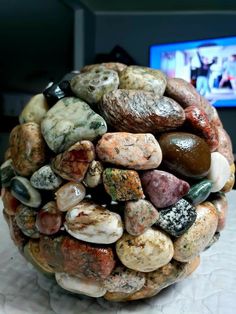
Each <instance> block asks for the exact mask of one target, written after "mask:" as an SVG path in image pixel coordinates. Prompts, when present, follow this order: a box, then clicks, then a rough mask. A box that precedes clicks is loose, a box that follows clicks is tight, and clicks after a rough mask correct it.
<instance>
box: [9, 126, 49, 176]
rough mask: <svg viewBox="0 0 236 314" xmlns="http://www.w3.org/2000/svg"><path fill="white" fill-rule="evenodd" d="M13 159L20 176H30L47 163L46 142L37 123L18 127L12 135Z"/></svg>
mask: <svg viewBox="0 0 236 314" xmlns="http://www.w3.org/2000/svg"><path fill="white" fill-rule="evenodd" d="M10 148H11V158H12V162H13V166H14V169H15V170H16V172H17V173H18V174H19V175H22V176H29V175H31V174H32V173H34V172H35V171H36V170H37V169H39V168H40V167H41V166H42V165H43V164H44V162H45V159H46V155H45V142H44V140H43V137H42V135H41V131H40V126H39V125H38V124H37V123H35V122H29V123H25V124H21V125H17V126H16V127H14V129H13V130H12V131H11V134H10Z"/></svg>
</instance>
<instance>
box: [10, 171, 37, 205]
mask: <svg viewBox="0 0 236 314" xmlns="http://www.w3.org/2000/svg"><path fill="white" fill-rule="evenodd" d="M11 193H12V195H13V196H14V197H15V198H16V199H18V200H19V201H20V202H21V203H23V204H25V205H27V206H29V207H34V208H37V207H39V206H40V204H41V201H42V198H41V195H40V193H39V191H38V190H36V189H35V188H34V187H32V185H31V183H30V181H29V180H28V179H27V178H24V177H19V176H16V177H14V178H12V180H11Z"/></svg>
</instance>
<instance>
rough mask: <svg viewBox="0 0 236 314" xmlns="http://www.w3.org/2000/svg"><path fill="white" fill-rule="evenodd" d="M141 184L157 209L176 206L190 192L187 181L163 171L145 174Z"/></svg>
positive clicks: (146, 172)
mask: <svg viewBox="0 0 236 314" xmlns="http://www.w3.org/2000/svg"><path fill="white" fill-rule="evenodd" d="M141 182H142V186H143V190H144V193H145V194H146V195H148V196H149V198H150V200H151V202H152V203H153V205H154V206H155V207H156V208H163V207H167V206H170V205H173V204H175V203H176V202H177V201H178V200H179V199H181V198H182V196H184V195H185V194H186V193H187V192H188V190H189V184H188V183H187V182H186V181H183V180H180V179H178V178H177V177H176V176H174V175H173V174H171V173H169V172H166V171H161V170H150V171H145V172H143V174H142V175H141Z"/></svg>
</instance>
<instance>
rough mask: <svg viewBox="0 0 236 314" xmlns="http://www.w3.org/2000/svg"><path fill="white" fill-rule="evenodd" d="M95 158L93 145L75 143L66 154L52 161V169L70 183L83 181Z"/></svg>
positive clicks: (86, 142)
mask: <svg viewBox="0 0 236 314" xmlns="http://www.w3.org/2000/svg"><path fill="white" fill-rule="evenodd" d="M94 158H95V150H94V146H93V143H92V142H90V141H81V142H77V143H75V144H74V145H73V146H71V147H70V148H69V149H68V150H66V151H65V152H64V153H61V154H59V155H57V156H56V157H55V158H53V159H52V163H51V165H52V169H53V171H54V172H56V174H58V175H59V176H61V177H62V178H63V179H65V180H68V181H74V182H80V181H82V180H83V178H84V176H85V174H86V172H87V170H88V167H89V164H90V162H91V161H93V160H94Z"/></svg>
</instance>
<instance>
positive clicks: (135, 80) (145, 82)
mask: <svg viewBox="0 0 236 314" xmlns="http://www.w3.org/2000/svg"><path fill="white" fill-rule="evenodd" d="M166 84H167V79H166V76H165V74H164V73H163V72H161V71H159V70H154V69H151V68H148V67H142V66H137V65H131V66H128V67H126V68H125V69H124V70H123V71H122V72H121V74H120V86H119V88H120V89H135V90H145V91H147V92H154V93H155V94H156V95H158V96H163V94H164V91H165V89H166Z"/></svg>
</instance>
